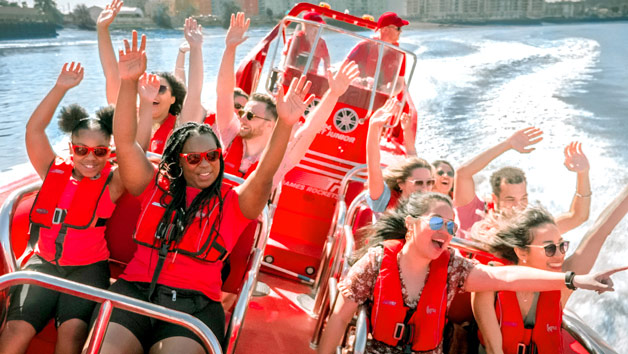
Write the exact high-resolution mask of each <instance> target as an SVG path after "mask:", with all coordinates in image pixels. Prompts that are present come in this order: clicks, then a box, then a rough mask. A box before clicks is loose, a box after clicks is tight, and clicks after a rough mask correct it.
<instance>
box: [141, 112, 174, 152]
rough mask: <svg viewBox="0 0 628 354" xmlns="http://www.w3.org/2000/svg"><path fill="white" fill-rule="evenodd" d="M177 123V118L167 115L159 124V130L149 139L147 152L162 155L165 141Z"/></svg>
mask: <svg viewBox="0 0 628 354" xmlns="http://www.w3.org/2000/svg"><path fill="white" fill-rule="evenodd" d="M176 122H177V117H176V116H173V115H172V114H170V113H168V117H167V118H166V119H165V120H164V121H163V122H162V123H161V125H160V126H159V129H157V131H156V132H155V134H153V136H152V137H151V138H150V147H149V149H148V151H150V152H154V153H156V154H163V153H164V148H165V147H166V141H168V137H169V136H170V133H172V130H173V129H174V125H175V123H176Z"/></svg>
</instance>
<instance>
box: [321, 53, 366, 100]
mask: <svg viewBox="0 0 628 354" xmlns="http://www.w3.org/2000/svg"><path fill="white" fill-rule="evenodd" d="M358 75H360V69H359V68H358V64H356V63H355V62H354V61H350V62H344V63H342V66H340V70H338V72H336V74H335V75H334V74H333V73H332V71H331V70H330V69H327V81H328V82H329V89H330V90H331V94H332V95H335V96H341V95H342V94H344V93H345V91H347V89H348V88H349V85H350V84H351V82H352V81H353V80H354V79H355V78H356V77H358Z"/></svg>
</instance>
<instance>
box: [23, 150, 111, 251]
mask: <svg viewBox="0 0 628 354" xmlns="http://www.w3.org/2000/svg"><path fill="white" fill-rule="evenodd" d="M73 170H74V163H73V162H72V161H71V160H70V159H68V160H65V159H62V158H60V157H57V158H56V159H55V160H54V161H53V163H52V165H51V166H50V168H49V169H48V173H47V174H46V178H45V179H44V183H43V184H42V186H41V188H40V190H39V193H37V197H36V198H35V202H34V203H33V207H32V208H31V212H30V215H29V218H30V222H31V236H30V238H31V242H32V243H34V242H35V241H36V240H37V239H38V238H39V228H41V227H44V228H48V229H50V228H52V225H53V224H62V226H61V229H60V230H59V233H58V234H57V237H56V239H55V244H56V251H55V259H54V261H56V262H58V261H59V259H60V258H61V255H62V253H63V242H64V241H65V236H66V234H67V232H68V229H77V230H84V229H87V228H89V227H105V225H106V223H107V219H98V220H97V221H96V223H95V224H94V218H95V217H96V209H97V207H98V203H99V202H100V198H101V197H102V195H103V193H104V192H105V190H106V187H107V184H108V183H109V181H110V180H111V177H112V176H113V174H112V173H111V165H110V164H109V162H107V163H106V164H105V167H104V168H103V169H102V171H100V177H98V178H96V179H92V178H82V179H81V181H80V182H79V183H78V189H77V190H76V192H75V193H74V197H73V198H72V204H71V205H70V208H69V209H67V210H65V209H60V208H57V204H58V203H59V200H60V199H61V196H62V194H63V191H64V190H65V186H66V185H67V183H68V181H69V180H70V177H72V171H73Z"/></svg>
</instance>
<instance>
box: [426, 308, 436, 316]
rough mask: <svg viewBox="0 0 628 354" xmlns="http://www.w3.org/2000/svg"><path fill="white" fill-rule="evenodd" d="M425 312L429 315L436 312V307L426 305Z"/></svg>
mask: <svg viewBox="0 0 628 354" xmlns="http://www.w3.org/2000/svg"><path fill="white" fill-rule="evenodd" d="M425 313H426V314H428V315H431V314H433V313H436V309H434V308H431V307H429V306H427V307H426V308H425Z"/></svg>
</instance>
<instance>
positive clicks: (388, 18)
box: [377, 12, 410, 28]
mask: <svg viewBox="0 0 628 354" xmlns="http://www.w3.org/2000/svg"><path fill="white" fill-rule="evenodd" d="M409 23H410V22H408V21H406V20H404V19H402V18H401V17H399V16H397V14H396V13H394V12H384V13H383V14H382V15H381V16H380V17H379V20H377V28H383V27H386V26H390V25H393V26H397V27H403V26H405V25H407V24H409Z"/></svg>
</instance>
